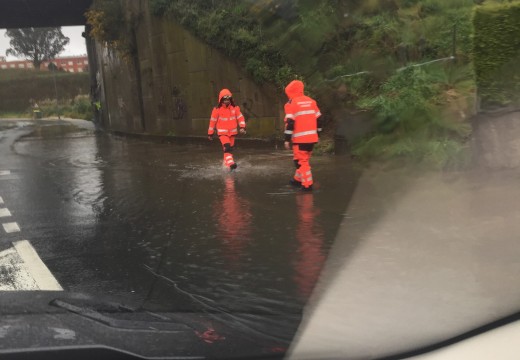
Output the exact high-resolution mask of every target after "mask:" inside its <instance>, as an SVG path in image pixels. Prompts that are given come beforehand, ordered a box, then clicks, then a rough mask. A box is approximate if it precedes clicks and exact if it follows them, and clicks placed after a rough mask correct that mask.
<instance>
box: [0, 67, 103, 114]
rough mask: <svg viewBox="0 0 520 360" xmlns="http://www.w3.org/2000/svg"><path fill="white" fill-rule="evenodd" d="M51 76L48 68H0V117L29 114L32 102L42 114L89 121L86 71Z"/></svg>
mask: <svg viewBox="0 0 520 360" xmlns="http://www.w3.org/2000/svg"><path fill="white" fill-rule="evenodd" d="M55 75H56V78H55V79H54V76H53V73H51V72H48V71H34V70H17V69H12V70H11V69H5V70H0V118H27V117H31V116H32V108H31V103H33V102H35V103H37V104H38V106H39V107H40V110H41V111H42V114H43V116H44V117H53V116H58V114H59V115H60V116H62V117H69V118H75V119H85V120H92V116H93V115H92V107H91V104H90V100H89V96H88V92H89V86H90V85H89V76H88V73H77V74H72V73H65V72H57V73H56V74H55ZM54 80H56V87H55V85H54ZM56 90H57V92H58V99H59V102H58V103H57V102H56Z"/></svg>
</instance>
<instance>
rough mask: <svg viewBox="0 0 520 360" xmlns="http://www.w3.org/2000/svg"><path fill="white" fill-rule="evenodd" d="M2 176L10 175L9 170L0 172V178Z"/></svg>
mask: <svg viewBox="0 0 520 360" xmlns="http://www.w3.org/2000/svg"><path fill="white" fill-rule="evenodd" d="M4 175H11V171H10V170H0V176H4Z"/></svg>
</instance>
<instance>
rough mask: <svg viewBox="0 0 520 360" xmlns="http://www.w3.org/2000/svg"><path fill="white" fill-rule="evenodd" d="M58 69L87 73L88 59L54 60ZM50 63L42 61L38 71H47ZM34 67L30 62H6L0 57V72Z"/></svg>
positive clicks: (66, 57) (74, 57)
mask: <svg viewBox="0 0 520 360" xmlns="http://www.w3.org/2000/svg"><path fill="white" fill-rule="evenodd" d="M52 62H53V63H54V64H55V65H56V66H57V68H58V69H60V70H63V71H67V72H73V73H77V72H88V58H87V55H80V56H65V57H60V58H56V59H54V60H53V61H52ZM49 63H50V61H44V62H43V63H42V64H41V66H40V70H42V71H48V70H49ZM33 68H34V66H33V64H32V61H30V60H13V61H6V59H5V57H3V56H0V70H5V69H33Z"/></svg>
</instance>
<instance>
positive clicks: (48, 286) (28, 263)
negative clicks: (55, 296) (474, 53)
mask: <svg viewBox="0 0 520 360" xmlns="http://www.w3.org/2000/svg"><path fill="white" fill-rule="evenodd" d="M13 245H14V248H15V249H16V251H17V252H18V255H19V256H20V258H21V259H22V260H23V262H24V267H25V268H26V270H27V271H28V273H29V274H30V275H31V277H32V278H33V279H34V281H35V282H36V284H37V285H38V288H39V289H40V290H49V291H62V290H63V288H62V287H61V285H60V284H59V283H58V281H57V280H56V278H55V277H54V276H53V275H52V273H51V272H50V271H49V269H48V268H47V266H45V264H44V263H43V261H42V259H40V257H39V256H38V254H37V253H36V250H34V248H33V247H32V245H31V243H30V242H29V241H27V240H22V241H17V242H15V243H13Z"/></svg>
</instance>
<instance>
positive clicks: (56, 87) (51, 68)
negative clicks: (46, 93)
mask: <svg viewBox="0 0 520 360" xmlns="http://www.w3.org/2000/svg"><path fill="white" fill-rule="evenodd" d="M53 60H54V59H50V63H49V67H50V70H51V72H52V78H53V80H54V94H55V95H56V112H57V113H58V120H61V117H60V104H59V103H58V86H57V85H56V70H58V65H56V64H54V62H53ZM50 64H52V66H50Z"/></svg>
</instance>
